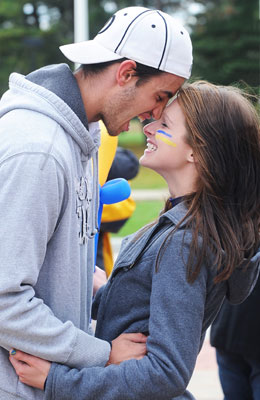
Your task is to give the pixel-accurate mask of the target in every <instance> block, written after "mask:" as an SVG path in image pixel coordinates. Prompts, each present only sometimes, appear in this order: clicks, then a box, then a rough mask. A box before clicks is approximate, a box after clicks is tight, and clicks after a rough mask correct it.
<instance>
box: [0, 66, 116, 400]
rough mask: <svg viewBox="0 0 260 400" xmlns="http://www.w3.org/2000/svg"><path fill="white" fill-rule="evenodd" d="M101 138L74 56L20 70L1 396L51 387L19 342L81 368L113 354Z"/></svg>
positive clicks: (4, 274) (1, 254) (6, 155)
mask: <svg viewBox="0 0 260 400" xmlns="http://www.w3.org/2000/svg"><path fill="white" fill-rule="evenodd" d="M41 81H42V82H43V84H42V85H41V84H40V82H41ZM36 82H37V83H36ZM44 86H45V87H44ZM51 87H54V89H53V90H49V88H51ZM59 88H63V89H64V90H63V92H62V91H61V90H60V89H59ZM55 92H56V93H57V94H55ZM59 92H60V93H61V94H60V93H59ZM62 93H63V94H62ZM69 94H71V96H72V97H73V96H74V98H75V97H76V98H77V99H78V101H79V103H78V108H79V109H80V110H81V111H80V112H79V113H78V115H76V114H75V112H74V111H73V110H72V109H71V107H70V106H69V105H68V103H69V101H68V102H65V101H64V99H65V98H66V97H67V98H69ZM62 97H63V99H62ZM65 100H66V99H65ZM87 127H88V128H89V129H87ZM99 143H100V132H99V126H98V123H93V124H89V126H88V124H87V119H86V116H85V114H84V112H82V103H81V99H80V94H79V89H78V86H77V84H76V80H75V78H74V77H73V75H72V73H71V71H70V70H69V68H68V66H66V65H58V66H49V67H46V68H44V69H40V70H39V71H38V72H35V73H34V74H32V75H29V76H28V77H27V79H26V78H25V77H24V76H22V75H20V74H16V73H14V74H12V75H11V77H10V90H8V91H7V92H6V93H5V94H4V95H3V97H2V99H1V103H0V185H1V190H0V221H1V223H0V243H1V246H0V261H1V267H0V346H1V348H0V399H1V400H2V399H3V400H7V399H8V398H13V397H12V396H15V398H22V399H26V400H31V399H41V398H42V397H43V393H42V392H41V391H37V390H34V389H31V388H29V387H27V386H25V385H23V384H22V383H20V382H19V381H18V378H17V376H16V374H15V372H14V370H13V368H12V366H11V364H10V362H9V360H8V350H9V349H10V348H12V347H14V348H17V349H20V350H23V351H25V352H28V353H31V354H34V355H36V356H39V357H42V358H46V359H48V360H53V361H56V362H59V363H66V364H67V365H70V366H71V367H77V368H81V367H83V366H104V365H105V364H106V362H107V360H108V357H109V353H110V345H109V343H108V342H106V341H103V340H100V339H97V338H95V337H93V335H92V332H91V328H90V309H91V300H92V283H93V282H92V279H93V268H94V260H93V259H94V256H93V250H94V249H93V244H94V243H93V242H94V240H93V236H94V234H95V232H96V231H97V221H96V220H97V218H96V217H97V207H98V186H97V173H98V171H97V151H98V147H99ZM92 160H93V162H92ZM92 163H93V165H92ZM92 170H93V173H92ZM92 175H93V176H92Z"/></svg>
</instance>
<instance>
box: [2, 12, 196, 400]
mask: <svg viewBox="0 0 260 400" xmlns="http://www.w3.org/2000/svg"><path fill="white" fill-rule="evenodd" d="M61 50H62V52H63V53H64V54H65V55H66V57H67V58H68V59H70V60H71V61H74V62H77V63H80V64H84V65H83V66H82V67H81V68H80V69H79V70H78V71H76V73H75V74H74V75H73V74H72V73H71V71H70V70H69V68H68V66H67V65H64V64H62V65H55V66H49V67H45V68H42V69H40V70H38V71H34V72H33V73H31V74H29V75H27V76H26V77H24V76H21V75H19V74H12V75H11V77H10V90H9V91H7V92H6V93H5V94H4V96H3V98H2V101H1V107H0V116H1V120H0V142H1V143H0V166H1V167H0V181H1V192H0V216H1V225H0V238H1V248H0V260H1V269H0V346H2V347H1V350H0V365H1V369H0V398H1V399H5V400H12V399H26V400H30V399H41V398H42V393H40V392H39V391H38V392H37V390H33V389H31V388H29V387H26V386H25V385H23V384H22V383H21V382H19V381H18V380H17V376H16V374H15V371H14V370H13V368H12V366H11V364H10V363H9V361H8V351H7V350H10V348H12V347H14V348H18V349H20V350H23V351H25V352H27V353H30V354H33V355H36V356H39V357H41V358H45V359H48V360H50V361H56V362H59V363H65V364H67V365H69V366H71V367H78V368H81V367H83V366H87V367H88V366H93V365H96V366H105V365H106V363H107V362H109V363H120V362H121V361H122V360H124V359H128V358H140V357H142V356H143V355H144V353H145V338H144V337H143V335H141V334H132V335H130V336H127V335H122V336H120V337H119V338H117V339H116V340H114V341H113V342H112V349H111V344H109V343H108V342H105V341H102V340H99V339H97V338H94V337H93V336H92V334H91V329H90V323H89V322H90V308H91V298H92V280H93V249H94V247H93V245H94V241H93V237H94V235H95V233H96V232H97V210H98V179H97V177H98V173H97V151H98V146H99V141H100V138H99V128H98V122H97V121H98V120H100V119H101V120H103V122H104V123H105V124H106V126H107V129H108V131H109V133H110V134H111V135H115V136H116V135H118V134H119V133H120V132H121V131H125V130H128V127H129V122H130V120H131V119H132V118H133V117H135V116H137V115H140V116H141V118H147V117H149V118H150V117H153V118H159V117H160V115H161V112H162V110H163V108H164V107H165V105H166V103H167V102H168V100H169V98H170V97H172V96H173V95H174V94H175V93H176V92H177V90H178V88H179V87H180V86H181V85H182V83H183V82H184V80H185V79H187V78H189V76H190V70H191V64H192V47H191V42H190V38H189V35H188V33H187V32H186V30H185V29H184V28H183V27H182V26H180V25H179V24H178V23H177V22H176V21H174V19H172V18H171V17H170V16H168V15H167V14H164V13H162V12H160V11H155V10H149V9H145V8H142V7H130V8H126V9H123V10H121V11H118V12H117V13H116V14H115V15H114V16H113V17H112V18H111V20H110V21H109V22H108V24H107V25H106V26H105V27H104V28H103V29H102V30H101V31H100V32H99V34H98V35H97V36H96V38H95V39H94V40H93V41H87V42H83V43H78V44H72V45H66V46H62V47H61ZM104 63H105V64H104ZM92 171H93V172H92ZM135 342H137V343H135Z"/></svg>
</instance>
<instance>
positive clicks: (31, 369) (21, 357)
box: [9, 350, 51, 390]
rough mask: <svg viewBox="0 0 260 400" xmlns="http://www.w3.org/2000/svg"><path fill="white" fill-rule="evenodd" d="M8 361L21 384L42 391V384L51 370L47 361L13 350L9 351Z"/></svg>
mask: <svg viewBox="0 0 260 400" xmlns="http://www.w3.org/2000/svg"><path fill="white" fill-rule="evenodd" d="M9 360H10V362H11V364H12V365H13V367H14V369H15V372H16V373H17V375H18V376H19V380H20V381H21V382H22V383H25V384H26V385H29V386H33V387H35V388H37V389H41V390H44V383H45V381H46V378H47V376H48V373H49V370H50V368H51V363H50V362H49V361H46V360H42V359H41V358H38V357H34V356H31V355H29V354H26V353H23V352H22V351H16V352H15V351H14V350H12V351H10V357H9Z"/></svg>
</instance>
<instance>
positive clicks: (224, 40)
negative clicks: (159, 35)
mask: <svg viewBox="0 0 260 400" xmlns="http://www.w3.org/2000/svg"><path fill="white" fill-rule="evenodd" d="M88 3H89V28H90V38H93V37H94V36H95V35H96V34H97V32H98V31H99V30H100V28H101V27H102V26H103V25H104V24H105V22H106V21H107V19H108V18H109V17H110V15H111V14H112V13H113V12H114V11H116V9H119V8H122V7H126V6H134V5H139V6H146V7H151V8H158V9H161V10H163V11H166V12H169V13H175V12H176V11H178V10H180V9H182V10H186V12H188V9H189V6H190V5H191V4H194V3H200V4H203V5H204V7H205V11H204V12H202V13H201V14H199V15H197V17H196V18H195V19H194V18H193V20H194V21H195V23H193V25H191V30H192V41H193V47H194V68H193V77H194V78H195V77H196V78H203V79H207V80H210V81H212V82H216V83H222V84H230V83H233V82H237V81H240V80H243V81H244V82H246V83H247V84H248V85H249V86H254V87H255V88H257V87H259V19H258V1H257V0H250V1H245V0H219V1H217V2H216V1H213V0H195V1H193V0H170V1H169V0H132V1H131V2H130V0H114V1H111V2H110V5H111V4H114V6H115V7H114V9H112V8H111V9H109V8H108V7H107V6H108V3H109V2H108V1H106V0H89V2H88ZM28 4H29V11H28ZM25 5H27V6H26V7H25V8H24V6H25ZM108 10H109V11H108ZM43 21H45V25H44V23H43ZM46 21H47V24H46ZM187 22H188V17H187ZM72 41H73V0H32V1H30V0H12V1H10V0H1V1H0V63H1V68H0V95H1V94H2V93H3V92H4V91H5V90H6V88H7V82H8V76H9V74H10V73H11V72H13V71H17V72H20V73H23V74H27V73H28V72H30V71H31V70H33V69H36V68H39V67H41V66H43V65H47V64H54V63H59V62H67V61H66V60H65V58H64V56H63V55H62V54H61V52H60V51H59V46H60V45H62V44H65V43H70V42H72ZM147 48H148V49H149V44H147Z"/></svg>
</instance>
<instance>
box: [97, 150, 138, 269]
mask: <svg viewBox="0 0 260 400" xmlns="http://www.w3.org/2000/svg"><path fill="white" fill-rule="evenodd" d="M99 161H100V162H102V160H100V158H99ZM103 162H105V160H103ZM138 171H139V160H138V158H137V157H136V156H135V154H134V153H133V152H132V151H131V150H129V149H124V148H122V147H120V146H119V147H117V149H116V154H115V158H114V160H113V163H112V165H111V168H110V170H109V173H108V177H107V181H110V180H112V179H117V178H124V179H126V180H128V181H130V180H131V179H133V178H135V177H136V175H137V174H138ZM135 208H136V204H135V201H134V199H133V198H132V196H130V197H129V198H128V199H126V200H123V201H120V202H118V203H115V204H104V207H103V213H102V218H101V226H100V232H99V237H98V247H97V259H96V265H97V266H98V267H99V268H101V269H103V270H105V271H106V275H107V277H109V275H110V274H111V272H112V269H113V266H114V262H113V251H112V246H111V240H110V233H118V232H119V230H120V229H121V228H122V227H123V226H124V224H125V223H126V222H127V221H128V219H129V218H130V217H131V216H132V214H133V212H134V210H135Z"/></svg>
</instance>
